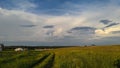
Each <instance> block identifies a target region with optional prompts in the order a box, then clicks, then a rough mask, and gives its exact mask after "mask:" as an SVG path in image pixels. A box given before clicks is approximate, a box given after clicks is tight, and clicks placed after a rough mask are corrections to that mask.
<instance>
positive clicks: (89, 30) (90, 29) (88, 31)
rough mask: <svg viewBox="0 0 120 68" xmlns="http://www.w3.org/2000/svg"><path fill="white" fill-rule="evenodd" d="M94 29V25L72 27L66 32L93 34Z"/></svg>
mask: <svg viewBox="0 0 120 68" xmlns="http://www.w3.org/2000/svg"><path fill="white" fill-rule="evenodd" d="M95 29H96V28H94V27H74V28H72V29H71V30H69V31H67V33H74V32H75V33H78V34H94V31H95Z"/></svg>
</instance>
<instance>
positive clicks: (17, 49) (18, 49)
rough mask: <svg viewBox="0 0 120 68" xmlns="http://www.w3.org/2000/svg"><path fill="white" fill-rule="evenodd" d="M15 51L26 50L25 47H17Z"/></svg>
mask: <svg viewBox="0 0 120 68" xmlns="http://www.w3.org/2000/svg"><path fill="white" fill-rule="evenodd" d="M15 51H24V49H23V48H16V49H15Z"/></svg>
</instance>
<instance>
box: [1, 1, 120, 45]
mask: <svg viewBox="0 0 120 68" xmlns="http://www.w3.org/2000/svg"><path fill="white" fill-rule="evenodd" d="M70 5H72V6H73V7H72V6H71V9H76V10H71V13H70V12H69V11H67V8H64V9H66V10H65V12H66V14H64V13H63V14H61V15H52V14H50V15H49V14H35V13H30V12H28V11H23V10H22V11H21V10H16V9H12V10H8V9H3V8H1V9H0V40H9V41H40V42H59V41H61V42H62V43H64V42H67V43H69V42H75V43H80V42H83V41H84V42H85V43H89V42H96V40H94V39H96V38H97V39H99V40H102V38H107V37H119V36H120V34H119V32H118V33H117V31H120V24H118V23H113V22H114V21H115V22H119V21H120V20H119V18H120V17H119V12H120V9H119V5H117V4H111V3H109V4H107V5H97V4H95V5H90V4H89V6H88V5H87V6H85V5H82V6H83V7H79V6H81V5H80V4H77V5H74V4H71V3H70ZM24 8H25V9H30V8H34V6H33V7H32V6H31V7H24ZM81 8H82V9H81ZM77 9H78V10H77ZM62 10H63V9H62ZM113 10H114V11H113ZM107 19H108V20H107ZM111 20H112V21H111ZM100 22H101V23H100ZM21 24H23V25H21ZM51 24H52V25H51ZM19 26H21V27H19ZM23 27H34V28H29V29H27V28H23ZM76 41H77V42H76ZM103 43H104V42H103ZM101 44H102V43H101Z"/></svg>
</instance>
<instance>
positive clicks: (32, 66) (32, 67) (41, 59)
mask: <svg viewBox="0 0 120 68" xmlns="http://www.w3.org/2000/svg"><path fill="white" fill-rule="evenodd" d="M49 55H50V54H47V55H45V56H43V57H42V58H40V60H38V61H37V62H35V63H34V64H33V65H31V68H34V67H35V66H36V65H38V64H39V63H41V62H43V61H44V60H45V59H46V58H47V57H48V56H49Z"/></svg>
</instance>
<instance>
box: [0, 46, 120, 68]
mask: <svg viewBox="0 0 120 68" xmlns="http://www.w3.org/2000/svg"><path fill="white" fill-rule="evenodd" d="M0 68H120V46H119V45H113V46H87V47H82V46H81V47H80V46H76V47H65V48H57V49H53V50H45V51H34V50H32V51H23V52H15V51H2V52H0Z"/></svg>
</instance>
